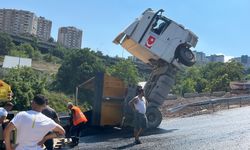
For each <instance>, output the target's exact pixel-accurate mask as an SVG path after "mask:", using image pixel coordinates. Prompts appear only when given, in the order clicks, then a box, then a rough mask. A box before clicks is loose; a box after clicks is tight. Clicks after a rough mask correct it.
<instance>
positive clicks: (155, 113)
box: [113, 8, 198, 128]
mask: <svg viewBox="0 0 250 150" xmlns="http://www.w3.org/2000/svg"><path fill="white" fill-rule="evenodd" d="M162 12H163V10H162V9H160V10H159V11H157V12H154V11H153V10H152V9H150V8H149V9H147V10H146V11H144V12H143V13H142V15H141V16H140V17H139V18H137V19H136V20H135V21H134V22H133V23H132V24H130V25H129V26H128V27H127V28H126V29H125V30H123V31H122V32H121V33H120V34H119V35H118V36H117V37H116V38H115V39H114V41H113V42H114V43H115V44H120V45H121V46H122V47H123V48H125V49H126V50H127V51H129V52H130V53H131V54H132V55H133V56H135V57H137V58H138V59H140V60H142V61H143V62H144V63H147V64H150V65H151V66H153V70H152V72H151V73H150V76H149V78H148V80H147V82H146V84H145V86H144V91H145V98H146V99H147V100H148V102H149V104H148V106H147V113H146V114H147V117H148V126H149V128H155V127H157V126H159V124H160V123H161V120H162V116H161V112H160V110H159V106H161V105H162V104H163V102H164V101H165V100H166V99H167V97H168V94H169V92H170V89H171V88H172V86H173V85H174V84H175V77H176V73H177V71H178V70H180V69H183V68H184V66H192V65H193V64H194V63H195V56H194V54H193V52H192V51H191V50H190V48H191V47H195V46H196V44H197V41H198V37H197V36H196V35H195V34H194V33H192V32H191V31H190V30H188V29H185V28H184V27H183V26H182V25H180V24H178V23H176V22H174V21H172V20H170V19H168V18H167V17H165V16H163V15H162ZM130 91H132V90H130ZM133 96H135V95H134V93H133V92H128V94H127V96H126V98H125V104H126V103H127V102H128V101H129V100H131V97H133ZM125 106H126V105H125ZM124 110H125V111H124V112H125V116H128V117H127V118H129V116H132V115H131V114H130V113H129V112H131V111H129V109H128V108H127V107H125V109H124ZM125 118H126V117H125Z"/></svg>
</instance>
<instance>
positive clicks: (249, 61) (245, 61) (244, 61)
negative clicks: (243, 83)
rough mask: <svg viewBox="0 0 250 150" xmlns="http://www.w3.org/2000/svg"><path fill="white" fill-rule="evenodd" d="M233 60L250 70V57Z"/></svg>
mask: <svg viewBox="0 0 250 150" xmlns="http://www.w3.org/2000/svg"><path fill="white" fill-rule="evenodd" d="M233 59H234V60H236V61H237V62H239V63H241V64H242V65H243V66H244V67H245V68H250V57H249V56H248V55H242V56H241V57H236V58H233Z"/></svg>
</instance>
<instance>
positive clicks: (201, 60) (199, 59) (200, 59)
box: [194, 51, 207, 64]
mask: <svg viewBox="0 0 250 150" xmlns="http://www.w3.org/2000/svg"><path fill="white" fill-rule="evenodd" d="M194 54H195V59H196V63H197V64H205V63H206V62H207V59H206V54H205V53H203V52H198V51H194Z"/></svg>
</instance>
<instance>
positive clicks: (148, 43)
mask: <svg viewBox="0 0 250 150" xmlns="http://www.w3.org/2000/svg"><path fill="white" fill-rule="evenodd" d="M154 42H155V37H153V36H152V35H150V36H149V37H148V39H147V42H146V44H145V46H146V47H147V48H151V47H152V46H153V44H154Z"/></svg>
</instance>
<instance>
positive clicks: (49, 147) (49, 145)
mask: <svg viewBox="0 0 250 150" xmlns="http://www.w3.org/2000/svg"><path fill="white" fill-rule="evenodd" d="M44 145H45V147H46V149H47V150H53V145H54V142H53V139H49V140H47V141H45V142H44Z"/></svg>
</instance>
